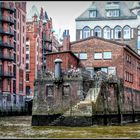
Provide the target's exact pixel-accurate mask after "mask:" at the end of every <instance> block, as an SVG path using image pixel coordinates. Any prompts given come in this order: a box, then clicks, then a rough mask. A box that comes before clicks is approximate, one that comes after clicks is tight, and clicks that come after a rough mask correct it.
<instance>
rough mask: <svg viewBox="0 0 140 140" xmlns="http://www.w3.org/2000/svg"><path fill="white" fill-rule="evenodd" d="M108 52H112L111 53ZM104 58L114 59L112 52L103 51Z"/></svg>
mask: <svg viewBox="0 0 140 140" xmlns="http://www.w3.org/2000/svg"><path fill="white" fill-rule="evenodd" d="M106 53H110V54H109V55H108V54H106ZM103 59H112V52H110V51H108V52H103Z"/></svg>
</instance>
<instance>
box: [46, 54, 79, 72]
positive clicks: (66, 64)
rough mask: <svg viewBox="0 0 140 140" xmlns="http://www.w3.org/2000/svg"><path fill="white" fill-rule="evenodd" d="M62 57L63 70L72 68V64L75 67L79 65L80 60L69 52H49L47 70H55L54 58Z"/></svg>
mask: <svg viewBox="0 0 140 140" xmlns="http://www.w3.org/2000/svg"><path fill="white" fill-rule="evenodd" d="M58 57H59V58H60V59H62V64H61V67H62V70H67V69H68V68H70V66H71V65H73V66H74V67H77V65H78V60H77V59H76V58H75V57H74V56H72V55H71V54H70V53H69V52H67V53H54V54H48V55H47V62H46V63H47V70H48V71H54V67H55V63H54V60H55V59H56V58H58Z"/></svg>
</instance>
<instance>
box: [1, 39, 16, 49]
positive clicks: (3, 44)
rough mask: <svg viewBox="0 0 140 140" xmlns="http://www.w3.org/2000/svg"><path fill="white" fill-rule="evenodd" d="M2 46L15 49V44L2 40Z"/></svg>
mask: <svg viewBox="0 0 140 140" xmlns="http://www.w3.org/2000/svg"><path fill="white" fill-rule="evenodd" d="M0 46H1V47H3V48H10V49H14V44H8V43H4V42H3V41H0Z"/></svg>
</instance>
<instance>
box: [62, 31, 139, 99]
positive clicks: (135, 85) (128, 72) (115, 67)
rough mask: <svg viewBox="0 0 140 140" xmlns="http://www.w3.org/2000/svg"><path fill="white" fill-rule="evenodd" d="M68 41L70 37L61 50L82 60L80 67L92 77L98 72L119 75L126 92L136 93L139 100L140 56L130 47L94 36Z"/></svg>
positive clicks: (65, 38) (67, 36)
mask: <svg viewBox="0 0 140 140" xmlns="http://www.w3.org/2000/svg"><path fill="white" fill-rule="evenodd" d="M64 33H65V32H64ZM67 38H68V39H67ZM66 40H67V41H68V40H69V35H66V36H65V37H64V43H63V46H61V47H60V50H61V51H62V50H70V51H72V52H73V53H74V54H75V55H76V56H77V57H78V58H79V59H80V63H79V65H80V67H84V68H86V69H87V70H88V71H90V72H91V75H92V76H93V75H94V74H95V73H96V72H97V71H103V72H106V73H107V74H113V75H117V76H118V77H119V78H121V79H123V82H124V87H125V89H126V90H125V92H126V93H128V94H131V92H135V93H136V94H135V95H136V96H135V98H136V99H137V97H138V96H137V94H139V91H140V74H139V72H140V68H139V67H140V56H139V55H138V54H137V53H136V52H135V51H134V50H133V49H132V48H131V47H130V46H129V45H127V44H124V43H119V42H115V41H111V40H107V39H103V38H99V37H94V36H92V37H88V38H86V39H81V40H78V41H74V42H68V43H66ZM126 96H127V94H126ZM137 100H138V99H137Z"/></svg>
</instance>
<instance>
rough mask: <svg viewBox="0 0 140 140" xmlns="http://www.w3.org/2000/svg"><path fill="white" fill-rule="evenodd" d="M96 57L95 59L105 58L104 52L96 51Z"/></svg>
mask: <svg viewBox="0 0 140 140" xmlns="http://www.w3.org/2000/svg"><path fill="white" fill-rule="evenodd" d="M94 59H95V60H101V59H103V53H102V52H95V53H94Z"/></svg>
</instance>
